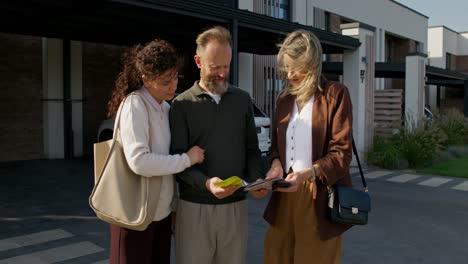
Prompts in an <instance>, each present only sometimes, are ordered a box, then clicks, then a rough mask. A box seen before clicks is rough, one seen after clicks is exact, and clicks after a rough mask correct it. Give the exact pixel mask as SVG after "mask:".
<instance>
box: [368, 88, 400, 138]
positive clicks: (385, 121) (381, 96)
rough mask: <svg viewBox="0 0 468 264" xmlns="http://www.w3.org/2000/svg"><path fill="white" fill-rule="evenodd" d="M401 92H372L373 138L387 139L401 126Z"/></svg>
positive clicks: (397, 90) (396, 90)
mask: <svg viewBox="0 0 468 264" xmlns="http://www.w3.org/2000/svg"><path fill="white" fill-rule="evenodd" d="M402 107H403V90H401V89H386V90H376V91H374V124H375V136H380V137H388V136H391V135H392V134H394V133H396V132H398V130H399V129H400V128H401V127H402V126H403V119H402V116H403V115H402V111H403V109H402Z"/></svg>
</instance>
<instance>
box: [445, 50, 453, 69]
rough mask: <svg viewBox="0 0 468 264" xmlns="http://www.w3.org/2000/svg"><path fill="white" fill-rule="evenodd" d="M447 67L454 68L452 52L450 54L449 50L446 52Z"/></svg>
mask: <svg viewBox="0 0 468 264" xmlns="http://www.w3.org/2000/svg"><path fill="white" fill-rule="evenodd" d="M445 68H446V69H447V70H451V69H452V54H450V53H448V52H447V53H446V54H445Z"/></svg>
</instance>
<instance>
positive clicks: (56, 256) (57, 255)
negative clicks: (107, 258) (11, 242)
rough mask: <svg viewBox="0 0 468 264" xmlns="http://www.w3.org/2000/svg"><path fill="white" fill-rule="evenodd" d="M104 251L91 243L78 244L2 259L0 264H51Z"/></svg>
mask: <svg viewBox="0 0 468 264" xmlns="http://www.w3.org/2000/svg"><path fill="white" fill-rule="evenodd" d="M103 250H104V249H103V248H101V247H99V246H96V245H95V244H93V243H91V242H87V241H85V242H79V243H75V244H71V245H66V246H61V247H56V248H52V249H47V250H42V251H38V252H34V253H30V254H25V255H21V256H17V257H13V258H8V259H2V260H0V264H26V263H34V264H51V263H57V262H60V261H65V260H69V259H73V258H77V257H81V256H84V255H88V254H94V253H97V252H101V251H103Z"/></svg>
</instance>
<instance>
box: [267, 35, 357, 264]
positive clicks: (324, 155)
mask: <svg viewBox="0 0 468 264" xmlns="http://www.w3.org/2000/svg"><path fill="white" fill-rule="evenodd" d="M321 63H322V48H321V46H320V42H319V40H318V39H317V37H316V36H315V35H313V34H312V33H311V32H308V31H303V30H299V31H295V32H292V33H290V34H289V35H288V36H287V37H286V39H285V40H284V42H283V43H282V44H281V48H280V51H279V53H278V65H279V69H280V73H281V76H282V79H283V81H284V90H283V92H282V93H281V94H280V96H279V97H278V99H277V102H276V119H275V121H274V124H273V137H272V146H271V150H270V152H271V154H270V158H271V161H272V163H271V168H270V170H269V171H268V173H267V178H271V177H278V176H285V181H287V182H289V183H290V184H291V185H290V187H288V188H279V189H276V190H275V192H273V194H272V197H271V199H270V202H269V204H268V206H267V208H266V210H265V214H264V217H265V219H266V220H267V222H268V223H269V224H270V226H269V229H268V231H267V234H266V238H265V252H264V253H265V255H264V263H268V264H274V263H278V264H280V263H295V264H299V263H314V264H317V263H324V264H325V263H326V264H330V263H340V258H341V234H342V233H343V232H344V231H345V230H346V229H348V228H349V226H347V225H337V224H333V223H331V222H330V221H329V220H328V219H327V216H326V215H327V194H328V192H327V186H333V185H335V184H339V185H351V178H350V176H349V163H350V161H351V146H352V145H351V142H352V106H351V100H350V97H349V93H348V90H347V88H346V87H345V86H343V85H342V84H340V83H336V82H329V81H327V80H326V79H325V78H324V77H323V76H322V75H321V74H322V65H321Z"/></svg>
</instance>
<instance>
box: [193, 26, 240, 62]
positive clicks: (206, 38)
mask: <svg viewBox="0 0 468 264" xmlns="http://www.w3.org/2000/svg"><path fill="white" fill-rule="evenodd" d="M212 40H216V41H218V42H219V43H221V44H228V45H229V46H230V47H232V37H231V33H230V32H229V30H227V29H226V28H224V27H221V26H215V27H212V28H210V29H207V30H205V31H203V32H202V33H200V34H199V35H198V37H197V40H196V43H197V55H198V56H200V55H201V53H202V52H203V51H204V50H205V48H206V45H207V44H208V42H210V41H212Z"/></svg>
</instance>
